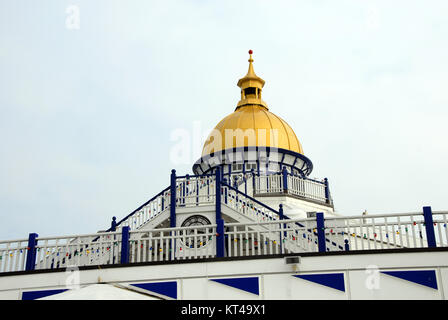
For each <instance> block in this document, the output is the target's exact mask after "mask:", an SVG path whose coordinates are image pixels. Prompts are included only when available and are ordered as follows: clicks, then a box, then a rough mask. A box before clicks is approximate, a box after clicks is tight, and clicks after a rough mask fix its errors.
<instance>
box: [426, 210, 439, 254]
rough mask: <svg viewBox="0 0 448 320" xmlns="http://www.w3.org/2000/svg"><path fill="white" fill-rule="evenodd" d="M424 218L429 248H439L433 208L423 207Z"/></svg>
mask: <svg viewBox="0 0 448 320" xmlns="http://www.w3.org/2000/svg"><path fill="white" fill-rule="evenodd" d="M423 217H424V218H425V228H426V240H427V241H428V248H435V247H437V244H436V235H435V233H434V220H433V219H432V210H431V207H423Z"/></svg>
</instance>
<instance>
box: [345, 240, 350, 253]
mask: <svg viewBox="0 0 448 320" xmlns="http://www.w3.org/2000/svg"><path fill="white" fill-rule="evenodd" d="M344 249H345V251H350V245H349V244H348V240H347V239H345V240H344Z"/></svg>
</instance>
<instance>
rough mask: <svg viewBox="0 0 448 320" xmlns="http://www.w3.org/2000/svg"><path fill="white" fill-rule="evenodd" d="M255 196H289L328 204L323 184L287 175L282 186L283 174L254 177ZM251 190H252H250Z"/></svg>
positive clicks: (328, 200)
mask: <svg viewBox="0 0 448 320" xmlns="http://www.w3.org/2000/svg"><path fill="white" fill-rule="evenodd" d="M254 179H255V195H265V194H281V193H286V194H291V195H295V196H299V197H302V198H306V199H311V200H314V201H318V202H322V203H329V202H330V201H331V199H327V192H326V188H327V186H326V185H325V183H324V182H322V181H317V180H313V179H308V178H302V177H299V176H293V175H290V174H287V180H286V181H287V185H286V188H285V186H284V180H283V179H284V177H283V174H280V173H279V174H271V175H262V176H255V177H254ZM251 189H252V188H251Z"/></svg>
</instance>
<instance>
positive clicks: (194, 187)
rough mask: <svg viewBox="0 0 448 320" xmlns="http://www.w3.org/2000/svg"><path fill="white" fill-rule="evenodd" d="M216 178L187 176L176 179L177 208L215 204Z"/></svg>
mask: <svg viewBox="0 0 448 320" xmlns="http://www.w3.org/2000/svg"><path fill="white" fill-rule="evenodd" d="M215 190H216V186H215V177H214V176H210V175H204V176H185V177H178V178H176V206H178V207H182V206H199V205H204V204H211V203H214V202H215V192H216V191H215Z"/></svg>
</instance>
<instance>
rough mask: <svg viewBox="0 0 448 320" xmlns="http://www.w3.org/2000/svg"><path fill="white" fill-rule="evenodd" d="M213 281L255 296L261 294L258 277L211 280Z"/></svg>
mask: <svg viewBox="0 0 448 320" xmlns="http://www.w3.org/2000/svg"><path fill="white" fill-rule="evenodd" d="M210 280H212V281H215V282H218V283H221V284H225V285H226V286H230V287H233V288H237V289H240V290H244V291H247V292H250V293H253V294H256V295H258V294H260V290H259V286H258V277H250V278H227V279H210Z"/></svg>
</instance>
